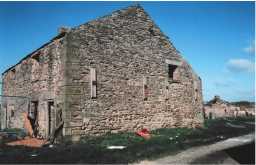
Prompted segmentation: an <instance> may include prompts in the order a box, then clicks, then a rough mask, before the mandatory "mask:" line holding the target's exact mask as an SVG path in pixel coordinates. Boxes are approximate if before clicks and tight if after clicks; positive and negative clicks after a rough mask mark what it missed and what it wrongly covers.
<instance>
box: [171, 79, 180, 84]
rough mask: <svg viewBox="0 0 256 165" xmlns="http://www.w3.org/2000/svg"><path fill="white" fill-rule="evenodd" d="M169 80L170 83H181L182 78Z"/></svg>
mask: <svg viewBox="0 0 256 165" xmlns="http://www.w3.org/2000/svg"><path fill="white" fill-rule="evenodd" d="M168 82H169V83H170V84H172V83H181V81H180V80H168Z"/></svg>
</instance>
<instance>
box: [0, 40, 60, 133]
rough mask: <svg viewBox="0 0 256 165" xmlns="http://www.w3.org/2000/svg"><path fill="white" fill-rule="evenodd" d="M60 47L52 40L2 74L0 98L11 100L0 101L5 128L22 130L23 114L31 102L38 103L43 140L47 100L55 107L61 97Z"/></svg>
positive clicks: (46, 125)
mask: <svg viewBox="0 0 256 165" xmlns="http://www.w3.org/2000/svg"><path fill="white" fill-rule="evenodd" d="M63 45H64V43H63V38H61V39H56V40H54V41H52V42H51V43H49V44H48V45H46V46H44V47H43V48H41V49H39V50H38V51H36V52H34V53H33V54H32V55H30V56H29V57H28V58H25V59H23V60H22V61H21V62H20V63H18V64H17V65H16V66H14V67H13V68H11V69H10V70H8V71H7V72H5V73H4V74H3V93H2V94H3V95H8V96H15V97H3V98H2V100H3V105H2V108H3V111H2V114H3V115H2V121H3V123H7V125H6V124H4V125H5V127H7V128H23V127H24V115H23V113H27V112H28V109H29V107H30V106H31V105H30V103H31V101H38V124H39V135H40V136H42V137H45V136H47V127H48V123H47V120H48V101H49V100H50V99H51V100H53V101H56V103H58V101H57V100H60V99H61V98H62V97H59V96H61V95H63V94H62V91H61V88H62V86H63V81H62V79H63V74H64V68H63V67H64V65H62V61H63V60H62V59H61V58H62V56H61V54H62V51H63ZM16 96H18V97H16ZM57 98H58V99H57ZM59 102H61V101H59ZM62 102H63V101H62ZM6 109H7V122H6V120H5V117H6ZM11 111H13V112H11ZM53 120H54V118H53Z"/></svg>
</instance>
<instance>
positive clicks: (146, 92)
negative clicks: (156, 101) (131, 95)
mask: <svg viewBox="0 0 256 165" xmlns="http://www.w3.org/2000/svg"><path fill="white" fill-rule="evenodd" d="M148 95H149V89H148V78H147V77H143V96H144V100H145V101H146V100H148Z"/></svg>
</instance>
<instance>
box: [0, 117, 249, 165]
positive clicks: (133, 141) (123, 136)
mask: <svg viewBox="0 0 256 165" xmlns="http://www.w3.org/2000/svg"><path fill="white" fill-rule="evenodd" d="M246 122H254V118H246V119H245V118H235V119H234V118H222V119H214V120H206V121H205V123H204V127H203V128H196V129H193V128H162V129H157V130H154V131H151V135H152V138H151V139H149V140H145V139H143V138H142V137H139V136H137V135H135V133H118V134H110V133H109V134H106V135H104V136H100V137H83V138H82V139H81V140H80V141H79V142H78V143H75V144H73V143H71V142H70V141H68V140H65V141H64V142H63V143H61V144H60V146H57V147H55V148H41V149H37V150H33V151H31V150H28V149H27V148H26V149H25V148H23V149H22V148H20V149H17V148H16V149H15V152H18V151H19V152H18V153H19V154H15V153H13V152H5V153H12V154H11V155H8V154H5V153H3V155H2V157H3V159H2V158H1V157H0V162H12V163H15V162H17V161H16V159H15V155H16V156H18V157H19V162H24V163H132V162H137V161H139V160H144V159H155V158H159V157H162V156H165V155H170V154H174V153H177V152H180V151H182V150H184V149H187V148H190V147H193V146H199V145H203V144H210V143H213V142H217V141H220V140H223V139H227V138H230V137H234V136H239V135H243V134H248V133H250V132H253V131H254V125H252V124H246ZM227 123H232V124H239V125H243V126H244V127H243V128H237V127H231V126H230V125H228V124H227ZM111 145H118V146H119V145H122V146H126V148H125V149H123V150H109V149H107V146H111ZM9 149H10V150H11V148H10V147H9V148H8V150H9ZM31 152H33V153H34V152H36V153H38V156H37V157H32V158H31V157H30V156H29V154H30V153H31ZM21 153H22V154H21ZM24 154H28V156H24ZM21 155H23V157H22V158H21Z"/></svg>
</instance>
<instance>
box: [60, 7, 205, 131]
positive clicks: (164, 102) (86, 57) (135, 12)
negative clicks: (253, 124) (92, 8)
mask: <svg viewBox="0 0 256 165" xmlns="http://www.w3.org/2000/svg"><path fill="white" fill-rule="evenodd" d="M167 59H168V60H170V61H179V62H181V65H180V66H178V67H177V69H176V70H175V72H174V80H175V81H169V78H168V73H167V64H166V60H167ZM65 67H66V68H65V69H66V102H65V103H66V106H65V108H66V109H65V125H64V129H65V132H66V135H86V134H94V135H98V134H103V133H106V132H120V131H136V130H138V129H141V128H148V129H150V130H152V129H157V128H162V127H195V126H199V125H201V123H202V121H203V118H202V87H201V79H200V78H199V77H198V76H197V75H196V74H195V73H194V72H193V70H192V68H191V67H190V65H189V64H188V63H187V62H186V61H185V60H184V59H182V57H181V56H180V55H179V53H178V52H177V50H176V49H175V48H174V46H173V45H172V44H171V43H170V42H169V40H168V39H167V37H166V36H164V35H163V33H162V32H161V31H160V29H159V28H158V27H157V26H156V25H155V24H154V23H153V22H152V20H151V19H150V17H149V16H148V15H147V14H146V13H145V12H144V10H143V9H142V8H140V7H130V8H128V9H126V10H120V11H118V12H114V13H113V14H111V15H109V16H107V17H102V18H99V19H97V20H95V21H91V22H89V23H87V24H84V25H81V26H79V27H77V28H74V29H72V30H71V31H70V33H68V34H67V59H66V65H65ZM90 68H95V70H96V77H97V81H96V85H97V97H96V98H95V99H92V98H91V84H90V83H91V82H90ZM145 78H146V79H147V86H148V98H147V100H144V89H143V88H144V85H143V81H144V79H145Z"/></svg>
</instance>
